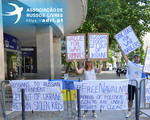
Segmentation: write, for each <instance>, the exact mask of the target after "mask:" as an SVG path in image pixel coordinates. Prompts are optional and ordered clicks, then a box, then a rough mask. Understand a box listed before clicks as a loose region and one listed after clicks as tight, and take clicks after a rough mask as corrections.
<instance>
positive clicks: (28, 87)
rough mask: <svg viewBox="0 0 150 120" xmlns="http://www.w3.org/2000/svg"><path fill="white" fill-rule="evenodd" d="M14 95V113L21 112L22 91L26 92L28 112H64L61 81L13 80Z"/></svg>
mask: <svg viewBox="0 0 150 120" xmlns="http://www.w3.org/2000/svg"><path fill="white" fill-rule="evenodd" d="M10 85H11V88H12V94H13V106H12V109H13V111H21V110H22V106H21V89H24V90H25V110H26V111H32V110H33V111H59V110H60V111H63V110H64V105H63V95H62V82H61V81H48V80H13V81H10Z"/></svg>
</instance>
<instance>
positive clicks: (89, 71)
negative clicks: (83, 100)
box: [73, 60, 102, 118]
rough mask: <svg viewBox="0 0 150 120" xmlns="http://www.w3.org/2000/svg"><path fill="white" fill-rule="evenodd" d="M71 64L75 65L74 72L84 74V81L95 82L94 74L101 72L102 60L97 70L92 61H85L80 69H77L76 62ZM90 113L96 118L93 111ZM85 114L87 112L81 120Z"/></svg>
mask: <svg viewBox="0 0 150 120" xmlns="http://www.w3.org/2000/svg"><path fill="white" fill-rule="evenodd" d="M73 62H74V64H75V69H76V72H77V73H78V74H83V73H84V80H96V73H101V71H102V60H99V68H95V67H93V63H92V61H88V60H86V62H85V66H84V67H83V68H81V69H78V67H77V65H76V61H75V60H73ZM92 112H93V117H94V118H97V114H96V112H95V110H92ZM86 114H87V110H85V111H84V113H83V118H85V117H86Z"/></svg>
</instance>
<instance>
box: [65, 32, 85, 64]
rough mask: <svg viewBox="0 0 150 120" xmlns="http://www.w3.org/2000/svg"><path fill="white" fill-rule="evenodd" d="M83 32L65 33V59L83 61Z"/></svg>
mask: <svg viewBox="0 0 150 120" xmlns="http://www.w3.org/2000/svg"><path fill="white" fill-rule="evenodd" d="M85 52H86V42H85V34H69V35H66V61H67V62H71V61H73V60H76V61H85V59H86V53H85Z"/></svg>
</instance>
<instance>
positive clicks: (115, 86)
mask: <svg viewBox="0 0 150 120" xmlns="http://www.w3.org/2000/svg"><path fill="white" fill-rule="evenodd" d="M74 85H75V89H80V103H81V110H100V109H102V110H123V109H128V105H127V103H128V102H127V101H128V100H127V99H128V95H127V88H128V80H127V79H124V80H85V81H83V82H75V83H74Z"/></svg>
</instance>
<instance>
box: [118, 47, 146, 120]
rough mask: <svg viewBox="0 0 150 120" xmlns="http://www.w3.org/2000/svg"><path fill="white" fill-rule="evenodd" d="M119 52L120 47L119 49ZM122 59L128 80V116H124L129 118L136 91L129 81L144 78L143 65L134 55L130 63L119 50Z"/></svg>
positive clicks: (134, 84)
mask: <svg viewBox="0 0 150 120" xmlns="http://www.w3.org/2000/svg"><path fill="white" fill-rule="evenodd" d="M119 48H120V50H121V47H119ZM121 53H122V57H123V58H124V60H125V62H126V64H127V66H128V69H127V73H126V77H127V78H128V79H129V85H128V114H127V115H126V118H129V117H130V116H131V107H132V106H133V100H134V94H135V92H136V91H137V88H136V82H135V81H131V80H141V79H142V78H145V77H146V74H145V73H143V72H142V71H143V65H141V64H140V56H139V55H138V54H135V55H134V56H133V61H134V62H131V61H130V60H128V58H127V57H126V56H125V54H124V53H123V51H122V50H121Z"/></svg>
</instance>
